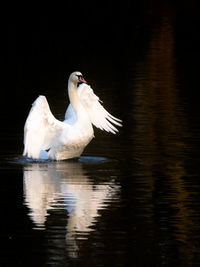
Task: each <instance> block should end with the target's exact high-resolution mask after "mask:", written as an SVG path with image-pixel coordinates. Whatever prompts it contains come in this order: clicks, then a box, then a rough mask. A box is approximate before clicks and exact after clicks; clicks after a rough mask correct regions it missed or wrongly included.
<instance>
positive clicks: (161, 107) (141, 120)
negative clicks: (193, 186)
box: [132, 16, 197, 264]
mask: <svg viewBox="0 0 200 267" xmlns="http://www.w3.org/2000/svg"><path fill="white" fill-rule="evenodd" d="M171 19H172V18H170V17H169V16H168V17H167V18H166V17H163V18H162V20H161V21H160V23H159V26H158V25H157V27H156V28H155V29H154V30H153V32H152V36H151V41H150V43H149V47H148V50H147V53H146V57H145V58H144V60H143V62H140V63H139V64H138V67H137V71H136V74H135V80H134V82H135V88H134V95H133V98H134V106H133V110H132V114H134V115H133V119H134V121H135V125H134V127H135V128H134V130H133V135H132V140H133V143H134V148H133V149H134V151H133V158H134V159H135V160H136V161H137V162H138V166H139V167H138V170H137V171H136V173H135V175H136V177H138V178H137V181H136V182H135V183H136V184H137V185H140V186H138V188H137V190H138V195H139V198H140V207H141V203H142V207H143V209H145V212H146V216H147V220H148V225H152V226H151V227H152V228H154V227H155V228H156V229H157V227H159V233H157V234H155V233H154V234H155V238H156V239H158V247H157V249H158V251H159V254H160V258H161V259H162V263H163V264H166V262H168V260H171V259H172V258H171V256H170V255H172V254H173V253H176V256H177V255H178V257H179V255H181V257H182V260H183V262H188V261H190V260H191V255H192V251H194V248H193V246H192V243H190V235H191V227H192V228H193V229H194V228H195V225H196V224H197V221H196V222H195V221H194V220H193V219H192V218H194V216H195V210H193V209H191V207H190V205H189V203H191V201H193V199H192V198H191V193H190V192H189V191H188V188H187V187H186V182H187V176H188V174H187V170H186V167H185V165H186V162H187V160H188V149H189V144H188V138H189V137H190V132H189V129H188V126H187V121H186V119H185V117H186V116H185V114H184V108H183V103H181V100H180V95H179V87H178V81H177V80H176V78H175V76H176V64H175V63H176V62H175V61H174V58H175V56H174V33H173V26H172V25H173V24H172V20H171ZM185 179H186V180H185ZM152 234H153V233H152ZM172 240H176V242H175V243H174V244H170V242H172ZM174 247H176V252H174V250H173V248H174ZM169 248H170V249H169ZM168 263H169V262H168Z"/></svg>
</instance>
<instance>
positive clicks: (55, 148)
mask: <svg viewBox="0 0 200 267" xmlns="http://www.w3.org/2000/svg"><path fill="white" fill-rule="evenodd" d="M80 82H81V85H79V86H78V87H77V85H78V83H80ZM68 95H69V100H70V104H69V106H68V108H67V111H66V113H65V120H64V121H63V122H61V121H59V120H57V119H56V118H55V117H54V116H53V114H52V113H51V111H50V108H49V105H48V102H47V99H46V97H45V96H39V97H38V98H37V99H36V100H35V102H34V103H33V104H32V108H31V110H30V112H29V115H28V117H27V119H26V122H25V126H24V152H23V155H24V156H27V157H29V158H33V159H52V160H64V159H70V158H76V157H79V156H80V155H81V154H82V152H83V150H84V148H85V147H86V146H87V145H88V144H89V142H90V141H91V140H92V138H93V137H94V130H93V126H92V125H94V126H96V127H97V128H99V129H101V130H105V131H107V132H112V133H116V132H117V131H118V130H117V128H116V127H115V126H114V125H113V124H115V125H117V126H121V123H120V122H121V120H119V119H117V118H115V117H114V116H112V115H111V114H110V113H108V112H107V111H106V110H105V109H104V107H103V106H102V105H101V104H100V101H99V98H98V96H96V95H95V94H94V92H93V90H92V88H91V87H90V86H89V85H87V84H86V81H85V80H84V78H83V76H82V74H81V73H80V72H73V73H72V74H71V75H70V77H69V81H68Z"/></svg>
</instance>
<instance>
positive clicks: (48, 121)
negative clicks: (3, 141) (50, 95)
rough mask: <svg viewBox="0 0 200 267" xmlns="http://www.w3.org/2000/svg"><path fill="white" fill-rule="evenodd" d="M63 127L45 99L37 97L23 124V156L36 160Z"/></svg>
mask: <svg viewBox="0 0 200 267" xmlns="http://www.w3.org/2000/svg"><path fill="white" fill-rule="evenodd" d="M63 127H64V125H63V123H62V122H61V121H58V120H57V119H55V117H54V116H53V114H52V113H51V111H50V108H49V105H48V102H47V100H46V97H45V96H39V97H38V98H37V99H36V100H35V102H34V103H33V104H32V108H31V110H30V112H29V115H28V117H27V119H26V122H25V126H24V152H23V155H24V156H27V157H30V158H34V159H38V158H39V155H40V151H41V150H46V149H49V148H50V146H51V144H52V143H53V142H54V140H55V139H56V138H57V137H58V136H59V135H60V134H61V131H62V130H63Z"/></svg>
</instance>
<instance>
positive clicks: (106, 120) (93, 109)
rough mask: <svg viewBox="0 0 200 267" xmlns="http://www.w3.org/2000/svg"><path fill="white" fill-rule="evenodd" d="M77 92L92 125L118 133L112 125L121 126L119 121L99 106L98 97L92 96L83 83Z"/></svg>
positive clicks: (92, 93)
mask: <svg viewBox="0 0 200 267" xmlns="http://www.w3.org/2000/svg"><path fill="white" fill-rule="evenodd" d="M77 90H78V95H79V98H80V100H81V103H82V105H83V106H84V107H85V109H86V110H87V112H88V115H89V117H90V120H91V122H92V124H93V125H94V126H96V127H97V128H99V129H101V130H105V131H107V132H111V133H113V134H115V133H116V132H118V130H117V128H116V127H115V126H114V125H117V126H122V125H121V123H120V122H121V120H119V119H117V118H115V117H114V116H112V115H111V114H110V113H109V112H108V111H107V110H105V108H104V107H103V106H102V105H101V104H100V100H99V97H98V96H96V95H95V94H94V92H93V90H92V88H91V87H90V86H89V85H87V84H85V83H83V84H81V85H80V86H79V87H78V89H77ZM113 124H114V125H113Z"/></svg>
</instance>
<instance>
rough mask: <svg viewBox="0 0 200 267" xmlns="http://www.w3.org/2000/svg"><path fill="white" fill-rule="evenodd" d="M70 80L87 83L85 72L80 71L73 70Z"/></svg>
mask: <svg viewBox="0 0 200 267" xmlns="http://www.w3.org/2000/svg"><path fill="white" fill-rule="evenodd" d="M69 81H70V82H72V83H74V84H79V83H86V81H85V79H84V78H83V74H82V73H81V72H80V71H75V72H72V73H71V75H70V76H69Z"/></svg>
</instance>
